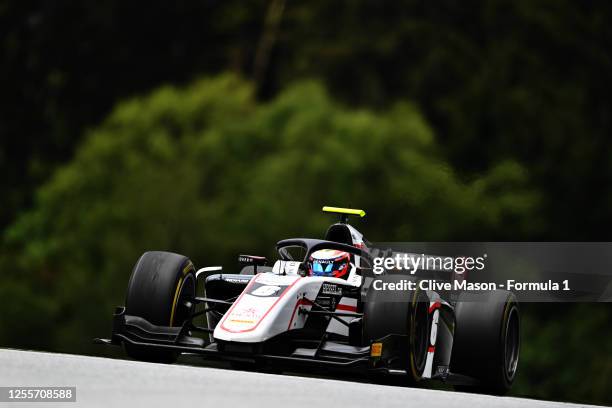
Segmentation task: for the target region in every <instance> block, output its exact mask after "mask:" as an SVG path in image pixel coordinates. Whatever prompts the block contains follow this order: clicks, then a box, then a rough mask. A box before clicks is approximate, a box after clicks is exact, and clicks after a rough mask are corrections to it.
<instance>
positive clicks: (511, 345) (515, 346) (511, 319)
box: [504, 307, 520, 380]
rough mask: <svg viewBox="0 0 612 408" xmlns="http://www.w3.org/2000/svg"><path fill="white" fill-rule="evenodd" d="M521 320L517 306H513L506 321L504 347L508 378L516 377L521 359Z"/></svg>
mask: <svg viewBox="0 0 612 408" xmlns="http://www.w3.org/2000/svg"><path fill="white" fill-rule="evenodd" d="M519 334H520V333H519V320H518V311H517V310H516V307H512V309H511V310H510V313H509V314H508V319H507V321H506V336H505V347H504V368H505V374H506V378H507V379H508V380H512V379H514V376H515V375H516V368H517V366H518V360H519V349H520V337H519Z"/></svg>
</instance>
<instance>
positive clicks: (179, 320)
mask: <svg viewBox="0 0 612 408" xmlns="http://www.w3.org/2000/svg"><path fill="white" fill-rule="evenodd" d="M194 297H195V278H194V276H193V275H192V274H189V275H187V276H186V277H185V279H184V280H183V282H182V284H181V288H180V290H179V296H178V299H177V301H176V312H175V314H174V317H173V322H172V323H173V326H180V325H182V324H183V323H184V322H185V320H187V318H188V317H189V316H190V315H191V307H190V306H188V304H190V303H191V301H192V300H193V298H194Z"/></svg>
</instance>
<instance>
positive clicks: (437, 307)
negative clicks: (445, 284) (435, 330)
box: [429, 302, 440, 313]
mask: <svg viewBox="0 0 612 408" xmlns="http://www.w3.org/2000/svg"><path fill="white" fill-rule="evenodd" d="M439 308H440V302H435V303H434V304H433V305H431V306H429V313H432V312H433V311H434V310H436V309H439Z"/></svg>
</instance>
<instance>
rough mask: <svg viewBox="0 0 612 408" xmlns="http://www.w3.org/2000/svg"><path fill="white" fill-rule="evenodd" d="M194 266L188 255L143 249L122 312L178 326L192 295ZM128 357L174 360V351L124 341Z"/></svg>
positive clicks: (184, 318)
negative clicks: (145, 250)
mask: <svg viewBox="0 0 612 408" xmlns="http://www.w3.org/2000/svg"><path fill="white" fill-rule="evenodd" d="M195 290H196V278H195V268H194V266H193V263H192V262H191V261H190V260H189V258H187V257H185V256H183V255H179V254H174V253H171V252H162V251H151V252H145V253H144V254H143V255H142V256H141V257H140V259H139V260H138V262H137V263H136V265H135V266H134V270H133V271H132V276H131V277H130V281H129V283H128V290H127V296H126V300H125V307H126V314H127V315H131V316H138V317H141V318H143V319H145V320H147V321H149V322H150V323H152V324H154V325H156V326H181V325H182V324H183V323H184V321H185V320H186V319H187V318H188V317H189V316H190V313H191V307H190V306H189V305H190V304H191V303H189V302H186V301H189V300H191V299H193V298H194V297H195ZM124 344H125V350H126V353H127V354H128V356H129V357H130V358H133V359H135V360H140V361H150V362H158V363H174V362H175V361H176V359H177V358H178V354H177V353H176V352H174V351H169V350H165V349H158V348H155V347H145V346H136V345H133V344H130V343H127V342H126V343H124Z"/></svg>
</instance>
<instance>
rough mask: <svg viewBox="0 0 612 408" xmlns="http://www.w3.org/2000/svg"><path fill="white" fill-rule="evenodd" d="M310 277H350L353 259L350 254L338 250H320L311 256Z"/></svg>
mask: <svg viewBox="0 0 612 408" xmlns="http://www.w3.org/2000/svg"><path fill="white" fill-rule="evenodd" d="M309 261H310V262H309V275H310V276H333V277H335V278H344V279H346V278H347V277H348V273H349V267H350V261H351V257H350V255H349V254H348V252H344V251H338V250H336V249H320V250H318V251H315V252H313V253H312V255H310V259H309Z"/></svg>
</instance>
